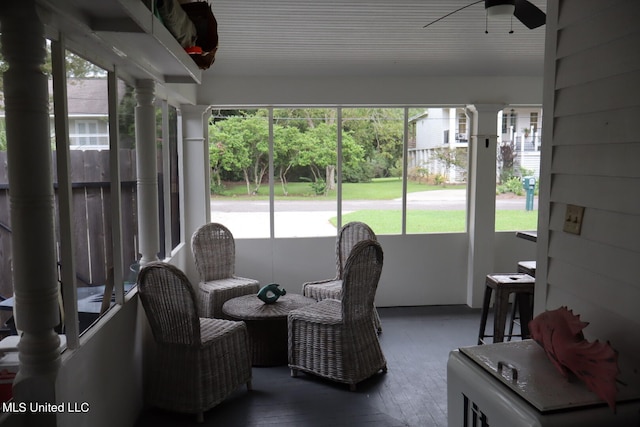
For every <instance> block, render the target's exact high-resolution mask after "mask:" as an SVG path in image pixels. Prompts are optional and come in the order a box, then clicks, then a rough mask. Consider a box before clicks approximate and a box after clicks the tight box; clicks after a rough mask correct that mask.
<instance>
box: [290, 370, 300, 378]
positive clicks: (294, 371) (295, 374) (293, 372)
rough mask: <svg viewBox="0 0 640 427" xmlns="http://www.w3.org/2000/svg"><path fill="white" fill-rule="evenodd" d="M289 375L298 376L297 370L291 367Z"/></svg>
mask: <svg viewBox="0 0 640 427" xmlns="http://www.w3.org/2000/svg"><path fill="white" fill-rule="evenodd" d="M291 376H292V377H293V378H296V377H297V376H298V370H297V369H293V368H291Z"/></svg>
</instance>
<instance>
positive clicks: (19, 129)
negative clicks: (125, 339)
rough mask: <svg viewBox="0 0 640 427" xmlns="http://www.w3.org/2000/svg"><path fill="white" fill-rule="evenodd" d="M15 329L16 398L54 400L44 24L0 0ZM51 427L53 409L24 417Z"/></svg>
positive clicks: (24, 3)
mask: <svg viewBox="0 0 640 427" xmlns="http://www.w3.org/2000/svg"><path fill="white" fill-rule="evenodd" d="M0 21H1V25H2V52H3V55H4V58H5V60H6V61H7V63H8V64H9V69H8V70H7V71H6V72H5V74H4V100H5V110H6V126H7V128H6V129H7V156H8V168H9V185H10V188H11V195H10V207H11V228H12V234H11V242H12V249H13V284H14V294H15V303H16V307H15V310H14V312H15V314H16V322H17V323H16V326H17V327H18V328H19V329H20V330H22V332H23V335H22V338H21V340H20V344H19V345H18V348H19V357H20V370H19V372H18V374H17V376H16V379H15V381H14V386H13V393H14V399H15V400H16V401H17V402H42V403H44V402H50V403H55V381H56V375H57V372H58V367H59V365H60V351H59V349H58V347H59V345H60V340H59V338H58V335H57V334H56V333H55V332H54V330H53V328H54V327H55V326H56V325H57V324H58V323H59V322H60V311H59V306H58V282H57V279H56V278H57V271H56V252H55V231H54V218H55V210H54V195H53V178H52V164H51V154H52V153H51V140H50V137H49V97H48V90H47V77H46V76H45V75H44V74H43V73H42V71H41V66H42V64H44V59H45V36H44V25H43V23H42V22H41V20H40V16H39V15H38V11H37V7H36V4H35V1H34V0H21V1H17V0H14V1H3V2H1V3H0ZM25 415H26V416H27V418H29V419H28V420H27V422H26V424H28V425H41V426H54V425H55V414H25Z"/></svg>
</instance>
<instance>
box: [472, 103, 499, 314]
mask: <svg viewBox="0 0 640 427" xmlns="http://www.w3.org/2000/svg"><path fill="white" fill-rule="evenodd" d="M502 108H504V106H503V105H495V104H479V105H475V106H472V107H470V108H469V110H470V113H471V115H472V117H473V122H472V128H471V140H470V145H469V175H468V176H469V189H468V191H469V197H468V203H469V224H468V233H469V254H468V255H469V256H468V263H467V304H468V305H469V306H471V307H480V306H481V305H482V297H483V295H484V287H485V279H486V276H487V274H490V273H493V272H494V271H493V266H494V259H495V254H494V251H495V245H494V238H495V221H496V219H495V218H496V149H497V147H496V144H497V140H498V135H497V126H496V118H497V115H498V112H499V111H500V110H502Z"/></svg>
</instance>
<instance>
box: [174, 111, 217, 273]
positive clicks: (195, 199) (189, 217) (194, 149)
mask: <svg viewBox="0 0 640 427" xmlns="http://www.w3.org/2000/svg"><path fill="white" fill-rule="evenodd" d="M180 111H181V113H182V149H183V159H182V165H183V174H182V176H183V179H184V188H183V191H182V193H183V197H184V207H185V209H184V210H185V212H184V213H183V214H184V236H185V241H186V243H187V245H190V244H191V236H192V235H193V233H194V232H195V231H196V230H197V229H198V227H200V226H201V225H202V224H205V223H207V222H208V221H209V220H210V218H211V192H210V189H209V179H208V177H209V147H208V132H207V133H206V134H205V130H206V129H207V125H208V120H205V116H208V113H209V106H208V105H181V106H180ZM187 252H188V253H189V254H190V256H192V254H191V248H189V250H188V251H187ZM187 266H188V267H187V269H186V270H187V275H188V276H189V278H191V279H192V280H195V279H197V273H196V271H195V264H194V262H193V260H192V259H191V260H190V262H187ZM196 283H197V281H196Z"/></svg>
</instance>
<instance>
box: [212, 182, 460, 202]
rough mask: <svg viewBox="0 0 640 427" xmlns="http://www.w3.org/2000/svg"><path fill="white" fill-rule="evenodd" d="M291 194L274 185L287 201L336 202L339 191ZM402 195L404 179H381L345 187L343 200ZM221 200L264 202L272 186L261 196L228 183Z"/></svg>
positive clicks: (411, 187) (293, 187)
mask: <svg viewBox="0 0 640 427" xmlns="http://www.w3.org/2000/svg"><path fill="white" fill-rule="evenodd" d="M456 188H460V189H463V188H465V186H464V185H447V186H446V187H443V186H441V185H428V184H419V183H417V182H409V183H407V193H414V192H416V191H432V190H442V189H456ZM287 192H288V195H287V196H285V195H284V190H283V188H282V185H280V183H277V184H276V185H275V186H274V193H275V194H274V195H275V197H276V198H281V199H283V200H308V199H314V200H335V199H336V192H335V191H330V192H329V194H328V195H326V196H316V195H314V194H313V190H312V189H311V185H310V183H308V182H290V183H289V184H287ZM401 196H402V180H401V179H400V178H377V179H374V180H373V181H372V182H363V183H352V182H345V183H343V184H342V200H389V199H395V198H399V197H401ZM214 197H216V198H220V197H246V198H250V199H251V200H263V199H268V198H269V186H268V185H266V184H265V185H262V186H261V187H260V190H259V191H258V194H257V195H254V196H248V195H247V186H246V184H244V183H226V184H225V185H224V194H222V195H214Z"/></svg>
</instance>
